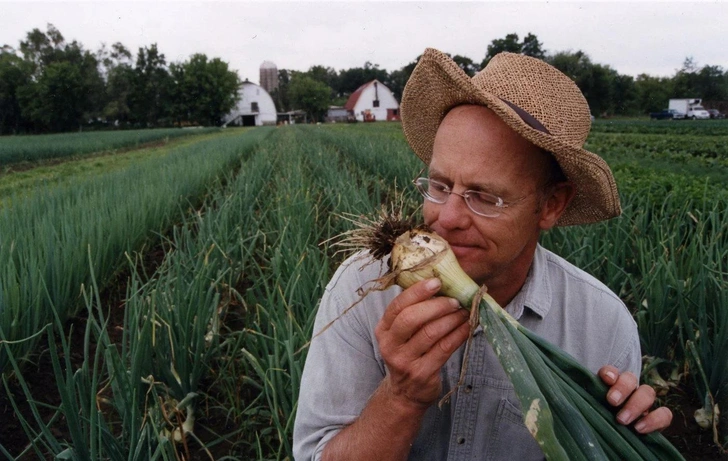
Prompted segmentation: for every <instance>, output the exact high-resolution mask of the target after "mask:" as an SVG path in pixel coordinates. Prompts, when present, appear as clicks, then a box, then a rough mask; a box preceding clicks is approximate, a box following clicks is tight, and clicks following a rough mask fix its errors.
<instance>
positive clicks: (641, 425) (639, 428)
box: [634, 421, 647, 432]
mask: <svg viewBox="0 0 728 461" xmlns="http://www.w3.org/2000/svg"><path fill="white" fill-rule="evenodd" d="M645 426H647V423H645V422H644V421H640V422H639V423H637V424H635V425H634V430H636V431H637V432H642V429H644V428H645Z"/></svg>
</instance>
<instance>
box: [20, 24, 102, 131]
mask: <svg viewBox="0 0 728 461" xmlns="http://www.w3.org/2000/svg"><path fill="white" fill-rule="evenodd" d="M20 50H21V52H22V54H23V57H24V59H23V61H24V68H25V69H27V72H28V74H27V75H28V76H29V78H27V79H26V80H25V82H24V83H23V84H22V85H21V86H19V87H18V88H17V92H16V93H17V97H18V102H19V103H20V106H21V114H22V117H23V118H24V119H25V120H26V123H29V126H30V125H31V124H32V127H33V129H34V130H35V131H47V130H50V131H66V130H70V129H75V128H80V127H81V126H82V125H83V124H84V123H85V122H86V121H87V120H89V119H93V118H96V116H97V115H98V114H99V113H100V110H101V106H102V100H103V88H104V82H103V79H102V78H101V74H100V73H99V69H98V60H97V59H96V57H95V56H94V55H93V54H91V53H90V52H88V51H86V50H84V49H83V47H82V46H81V45H80V44H79V43H78V42H76V41H73V42H71V43H68V44H67V43H66V42H65V40H64V39H63V35H62V34H61V33H60V31H58V29H56V28H55V27H54V26H53V25H52V24H48V30H47V32H45V33H44V32H41V31H40V30H38V29H33V30H32V31H31V32H29V33H28V35H27V37H26V40H25V41H21V43H20Z"/></svg>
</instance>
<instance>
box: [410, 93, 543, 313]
mask: <svg viewBox="0 0 728 461" xmlns="http://www.w3.org/2000/svg"><path fill="white" fill-rule="evenodd" d="M547 165H548V163H547V156H546V155H545V154H544V153H542V152H541V151H540V149H539V148H537V147H536V146H534V145H533V144H531V143H530V142H528V141H526V139H524V138H522V137H521V136H519V135H518V134H517V133H516V132H515V131H513V130H512V129H510V128H509V127H508V126H507V125H506V124H505V123H503V122H502V121H501V120H500V119H499V118H498V117H497V116H496V115H495V114H494V113H493V112H492V111H490V110H489V109H487V108H485V107H481V106H458V107H456V108H454V109H452V110H451V111H450V112H449V113H448V114H447V116H446V117H445V119H444V120H443V122H442V124H441V125H440V127H439V129H438V131H437V135H436V137H435V143H434V147H433V153H432V161H431V162H430V169H429V171H430V173H429V175H430V179H436V180H438V181H440V182H443V183H445V184H447V185H448V186H449V187H450V188H451V190H452V191H453V192H456V193H460V194H462V193H463V192H465V191H466V190H469V189H473V190H479V191H484V192H489V193H491V194H493V195H497V196H499V197H501V198H502V199H503V200H504V201H505V202H506V203H509V202H513V201H516V200H518V199H521V198H523V197H525V198H523V199H522V200H520V201H518V202H517V203H515V204H513V205H511V206H509V207H507V208H504V209H503V210H502V212H501V214H500V215H499V216H497V217H494V218H489V217H483V216H479V215H477V214H475V213H473V211H472V210H470V208H468V206H467V204H466V203H465V200H464V199H463V198H462V197H459V196H457V195H455V194H451V195H450V197H449V198H448V200H447V202H445V203H444V204H441V205H440V204H436V203H433V202H430V201H428V200H425V202H424V217H425V222H426V223H427V224H428V225H429V226H430V227H431V228H432V229H433V230H435V231H436V232H437V233H438V234H440V235H441V236H443V237H444V238H445V239H446V240H448V242H449V243H450V245H451V246H452V249H453V251H454V253H455V255H456V256H457V258H458V261H459V262H460V265H461V266H462V267H463V269H464V270H465V272H466V273H467V274H468V275H469V276H470V277H471V278H472V279H473V280H475V281H476V282H477V283H479V284H486V286H488V289H489V290H490V291H491V293H492V292H493V291H494V290H496V291H502V290H504V289H505V290H507V291H508V292H510V291H513V289H515V291H517V290H518V289H520V287H521V285H522V284H523V282H524V281H525V277H526V275H527V273H528V269H529V268H530V265H531V262H532V259H533V252H534V250H535V247H536V244H537V241H538V236H539V232H540V230H541V229H542V228H545V227H546V226H544V221H543V214H544V211H543V207H541V206H540V204H541V200H542V198H543V195H542V192H541V190H542V186H543V184H544V183H545V182H546V179H547V174H546V171H547V170H546V168H547ZM514 293H515V292H514ZM496 299H497V298H496Z"/></svg>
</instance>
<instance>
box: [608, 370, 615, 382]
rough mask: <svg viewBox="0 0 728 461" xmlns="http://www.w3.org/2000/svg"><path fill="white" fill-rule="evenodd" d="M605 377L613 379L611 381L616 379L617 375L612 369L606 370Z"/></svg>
mask: <svg viewBox="0 0 728 461" xmlns="http://www.w3.org/2000/svg"><path fill="white" fill-rule="evenodd" d="M607 377H608V378H609V379H611V380H613V381H616V380H617V375H615V374H614V372H613V371H608V372H607Z"/></svg>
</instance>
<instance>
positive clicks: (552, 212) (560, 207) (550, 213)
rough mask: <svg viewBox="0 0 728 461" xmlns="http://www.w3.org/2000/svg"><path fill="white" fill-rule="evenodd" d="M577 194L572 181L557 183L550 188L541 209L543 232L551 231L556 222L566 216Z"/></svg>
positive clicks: (540, 222) (540, 223) (540, 221)
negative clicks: (567, 209)
mask: <svg viewBox="0 0 728 461" xmlns="http://www.w3.org/2000/svg"><path fill="white" fill-rule="evenodd" d="M575 194H576V187H575V186H574V184H573V183H571V182H570V181H563V182H559V183H556V185H554V186H552V187H551V188H550V191H549V192H548V195H547V196H546V197H545V198H544V199H543V205H542V207H541V219H540V220H539V226H540V227H541V230H549V229H551V228H552V227H554V226H555V225H556V221H558V220H559V218H560V217H561V215H562V214H564V211H566V207H568V206H569V203H571V200H572V199H573V198H574V195H575Z"/></svg>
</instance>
